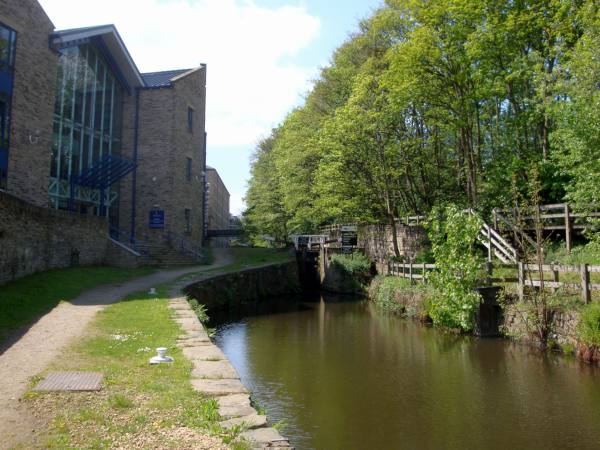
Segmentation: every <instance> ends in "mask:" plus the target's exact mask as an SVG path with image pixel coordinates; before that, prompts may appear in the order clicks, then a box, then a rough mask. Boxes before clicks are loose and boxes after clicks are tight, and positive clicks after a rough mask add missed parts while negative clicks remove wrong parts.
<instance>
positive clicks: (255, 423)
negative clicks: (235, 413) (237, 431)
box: [219, 414, 267, 430]
mask: <svg viewBox="0 0 600 450" xmlns="http://www.w3.org/2000/svg"><path fill="white" fill-rule="evenodd" d="M219 423H220V424H221V426H222V427H223V428H232V427H235V426H238V425H244V426H245V427H247V428H248V429H250V430H252V429H254V428H260V427H264V426H265V425H267V416H261V415H258V414H251V415H248V416H243V417H235V418H233V419H229V420H225V421H223V422H219Z"/></svg>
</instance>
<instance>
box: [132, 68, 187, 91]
mask: <svg viewBox="0 0 600 450" xmlns="http://www.w3.org/2000/svg"><path fill="white" fill-rule="evenodd" d="M190 70H192V69H179V70H165V71H163V72H149V73H143V74H142V78H143V79H144V82H145V83H146V87H150V88H156V87H168V86H171V80H172V79H173V78H175V77H176V76H178V75H182V74H184V73H186V72H189V71H190Z"/></svg>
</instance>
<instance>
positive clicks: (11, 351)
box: [0, 251, 230, 448]
mask: <svg viewBox="0 0 600 450" xmlns="http://www.w3.org/2000/svg"><path fill="white" fill-rule="evenodd" d="M229 262H230V261H229V258H228V256H227V253H226V252H218V251H217V252H215V262H214V263H213V264H212V265H210V266H194V267H186V268H182V269H175V270H164V271H160V272H156V273H154V274H152V275H148V276H145V277H141V278H136V279H134V280H131V281H127V282H125V283H122V284H118V285H107V286H101V287H98V288H95V289H91V290H89V291H86V292H84V293H83V294H81V295H80V296H79V297H77V298H76V299H74V300H73V301H71V302H64V303H61V304H59V305H58V306H57V307H55V308H54V309H53V310H52V311H50V312H49V313H48V314H46V315H45V316H44V317H42V318H41V319H40V320H38V321H37V322H36V323H35V324H34V325H33V326H32V327H31V328H30V329H29V330H28V331H27V333H25V334H24V335H23V336H22V337H21V338H20V339H19V340H18V341H17V342H15V343H14V344H13V345H12V346H11V347H10V348H8V349H7V350H6V351H5V352H4V353H3V354H2V355H0V448H12V447H14V446H16V445H18V444H19V443H21V442H27V441H29V440H30V439H31V435H32V434H34V433H35V432H36V429H38V428H39V426H40V424H39V423H37V422H36V419H35V418H34V417H32V416H31V414H30V413H29V412H28V411H27V409H26V408H25V406H24V405H23V404H22V403H21V397H22V395H23V394H24V393H25V391H26V390H27V386H28V382H29V380H30V378H31V377H33V376H34V375H36V374H38V373H40V372H41V371H42V370H44V369H45V368H46V366H47V365H48V364H49V363H50V361H51V360H52V359H53V358H55V357H56V356H57V355H59V354H60V352H61V351H62V349H63V348H64V347H65V346H66V345H68V344H69V342H70V341H71V340H72V339H75V338H77V337H79V336H81V335H82V333H83V331H84V329H85V327H86V326H87V325H88V323H89V322H90V321H91V320H92V318H93V317H94V315H95V314H96V313H97V312H98V311H99V310H101V309H102V308H104V307H105V306H106V305H108V304H110V303H114V302H116V301H118V300H120V299H122V298H123V297H125V296H127V295H128V294H130V293H133V292H137V291H144V290H147V289H149V288H151V287H154V286H157V285H159V284H162V283H166V282H169V281H172V280H175V279H176V278H178V277H180V276H182V275H186V274H189V273H193V272H199V271H205V270H210V269H213V268H217V267H222V266H224V265H227V264H228V263H229Z"/></svg>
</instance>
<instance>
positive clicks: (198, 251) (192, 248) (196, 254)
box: [165, 231, 206, 261]
mask: <svg viewBox="0 0 600 450" xmlns="http://www.w3.org/2000/svg"><path fill="white" fill-rule="evenodd" d="M165 240H166V241H167V243H168V244H169V245H170V246H171V247H172V248H174V249H175V250H177V251H179V252H181V253H183V254H184V255H187V256H191V257H192V258H194V259H196V260H197V261H204V260H205V259H206V255H205V254H204V250H203V249H202V247H201V246H200V245H198V244H194V243H193V242H190V241H189V240H187V239H186V238H185V237H183V236H182V235H180V234H177V233H175V232H173V231H168V232H167V234H166V235H165Z"/></svg>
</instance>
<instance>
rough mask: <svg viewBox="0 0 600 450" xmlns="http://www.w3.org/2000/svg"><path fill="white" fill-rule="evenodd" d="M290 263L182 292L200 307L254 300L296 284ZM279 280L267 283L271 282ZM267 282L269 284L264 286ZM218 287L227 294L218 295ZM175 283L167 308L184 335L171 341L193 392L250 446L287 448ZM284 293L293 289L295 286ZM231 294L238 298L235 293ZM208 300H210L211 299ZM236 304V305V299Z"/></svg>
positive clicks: (217, 279) (218, 278)
mask: <svg viewBox="0 0 600 450" xmlns="http://www.w3.org/2000/svg"><path fill="white" fill-rule="evenodd" d="M294 267H296V266H295V262H294V263H289V264H277V265H268V266H264V267H259V268H252V269H246V270H243V271H240V272H235V273H227V274H219V275H215V276H213V277H210V278H207V279H204V280H202V281H199V282H195V283H194V284H192V285H190V286H187V287H185V289H184V291H185V292H195V293H196V295H198V294H201V297H200V298H199V297H196V298H198V299H199V301H200V302H201V303H211V302H210V301H208V300H209V299H211V298H212V305H213V307H214V306H215V305H218V306H221V307H222V306H223V305H224V304H227V303H230V302H232V301H233V298H237V299H242V300H257V299H258V298H259V296H260V295H269V294H271V293H273V292H280V291H281V292H280V293H285V292H283V291H284V290H285V287H284V284H285V281H286V280H288V281H289V280H290V279H291V280H293V279H294V274H295V279H296V280H297V268H296V269H294ZM274 280H275V281H277V280H278V281H279V282H273V281H274ZM269 282H272V284H270V285H269V284H268V283H269ZM223 286H227V287H228V290H227V292H226V293H225V294H224V293H223ZM181 287H183V286H181V285H179V286H174V287H173V290H172V298H171V300H170V302H169V306H170V307H171V308H172V309H173V311H174V320H175V321H176V322H177V323H178V324H179V325H180V326H181V328H182V330H183V331H184V334H183V335H181V336H180V337H179V339H178V341H177V345H178V346H179V347H181V348H182V351H183V354H184V356H185V357H186V358H188V359H189V360H190V361H192V364H193V370H192V386H193V387H194V389H195V390H197V391H199V392H201V393H203V394H205V395H207V396H211V397H214V398H215V399H216V401H217V403H218V405H219V414H220V416H221V417H222V418H223V419H224V420H223V421H222V422H221V425H222V426H223V427H224V428H232V427H236V426H242V427H244V428H245V431H244V432H242V433H241V437H243V438H245V439H247V440H248V441H250V442H252V443H253V445H254V446H255V448H261V449H262V448H269V449H287V450H290V449H293V447H292V446H291V445H290V443H289V441H288V440H287V439H286V438H285V437H283V436H282V435H281V434H280V433H279V431H277V430H276V429H275V428H273V427H270V426H269V425H268V421H267V417H266V416H264V415H261V414H258V412H257V411H256V410H255V409H254V408H253V407H252V405H251V402H250V392H249V391H248V390H247V389H246V387H245V386H244V385H243V384H242V382H241V381H240V377H239V375H238V373H237V372H236V370H235V368H234V367H233V366H232V365H231V363H230V362H229V361H228V359H227V357H226V356H225V354H224V353H223V352H222V351H221V349H220V348H219V347H217V346H216V345H215V344H213V342H212V341H211V340H210V337H209V336H208V333H207V332H206V329H205V328H204V326H203V325H202V323H201V322H200V321H199V320H198V317H197V316H196V313H195V312H194V311H193V309H192V308H191V306H190V304H189V303H188V301H187V298H186V297H181V296H177V292H179V293H180V292H181ZM287 289H297V284H296V285H295V286H291V287H288V288H287ZM236 292H237V293H238V295H236ZM211 296H212V297H211ZM242 300H239V301H242Z"/></svg>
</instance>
